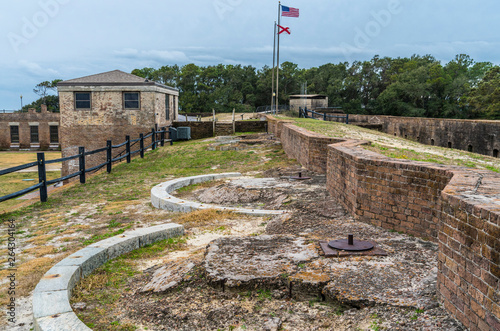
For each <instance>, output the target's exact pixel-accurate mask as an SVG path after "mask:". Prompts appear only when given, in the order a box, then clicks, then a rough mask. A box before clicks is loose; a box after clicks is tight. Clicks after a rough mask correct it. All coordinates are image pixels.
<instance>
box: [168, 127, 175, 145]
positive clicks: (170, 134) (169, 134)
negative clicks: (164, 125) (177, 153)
mask: <svg viewBox="0 0 500 331" xmlns="http://www.w3.org/2000/svg"><path fill="white" fill-rule="evenodd" d="M168 139H169V140H170V146H172V145H173V144H174V140H173V139H172V131H170V129H169V130H168Z"/></svg>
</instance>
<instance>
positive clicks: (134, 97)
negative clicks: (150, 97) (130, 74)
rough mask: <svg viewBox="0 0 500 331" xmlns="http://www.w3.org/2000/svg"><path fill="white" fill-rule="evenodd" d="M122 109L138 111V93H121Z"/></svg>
mask: <svg viewBox="0 0 500 331" xmlns="http://www.w3.org/2000/svg"><path fill="white" fill-rule="evenodd" d="M123 107H124V108H125V109H140V103H139V92H125V93H123Z"/></svg>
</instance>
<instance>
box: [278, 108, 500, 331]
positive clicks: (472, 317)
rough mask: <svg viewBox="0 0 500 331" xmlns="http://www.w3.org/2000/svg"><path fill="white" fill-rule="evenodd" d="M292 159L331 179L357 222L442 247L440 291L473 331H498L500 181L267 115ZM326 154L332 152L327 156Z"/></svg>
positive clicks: (449, 307) (329, 185) (333, 189)
mask: <svg viewBox="0 0 500 331" xmlns="http://www.w3.org/2000/svg"><path fill="white" fill-rule="evenodd" d="M268 120H269V130H270V131H271V132H273V133H274V134H275V135H277V136H278V137H279V138H280V139H281V142H282V144H283V148H284V150H285V152H286V153H287V155H289V156H290V157H292V158H295V159H297V160H298V161H299V162H300V163H301V164H302V165H303V166H304V167H306V168H308V169H310V170H314V171H317V172H321V173H326V175H327V188H328V191H329V192H330V194H331V195H332V196H333V197H335V198H336V199H337V200H338V201H339V203H341V204H342V205H343V206H344V207H345V208H346V209H347V210H348V211H349V212H350V213H351V214H352V215H353V216H354V217H355V218H356V219H358V220H360V221H364V222H367V223H370V224H374V225H377V226H381V227H384V228H387V229H393V230H396V231H402V232H405V233H407V234H411V235H414V236H417V237H420V238H423V239H427V240H431V241H434V242H438V244H439V252H438V254H439V256H438V276H437V277H438V291H439V293H440V295H441V298H442V302H443V304H444V306H445V307H446V309H447V310H448V311H449V312H450V313H451V314H453V315H454V316H455V317H456V318H457V319H458V320H459V321H461V322H462V323H463V324H464V325H465V326H466V327H467V328H469V329H470V330H500V281H499V279H500V267H499V264H500V175H499V174H496V173H494V172H491V171H486V170H477V169H467V168H462V167H453V166H444V165H437V164H432V163H425V162H416V161H409V160H396V159H391V158H388V157H385V156H382V155H379V154H377V153H374V152H370V151H367V150H365V149H363V148H362V147H361V145H362V144H364V143H367V142H363V141H359V140H346V139H335V138H330V137H325V136H321V135H319V134H316V133H313V132H310V131H307V130H304V129H302V128H299V127H297V126H294V125H292V124H291V123H288V122H286V121H279V120H277V119H275V118H273V117H271V116H268ZM324 151H327V152H326V153H325V152H324Z"/></svg>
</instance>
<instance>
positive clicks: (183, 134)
mask: <svg viewBox="0 0 500 331" xmlns="http://www.w3.org/2000/svg"><path fill="white" fill-rule="evenodd" d="M177 140H191V128H190V127H189V126H180V127H178V128H177Z"/></svg>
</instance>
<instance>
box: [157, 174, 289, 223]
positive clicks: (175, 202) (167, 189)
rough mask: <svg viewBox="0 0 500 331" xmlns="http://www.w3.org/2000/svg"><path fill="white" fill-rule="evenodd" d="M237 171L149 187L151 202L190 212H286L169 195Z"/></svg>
mask: <svg viewBox="0 0 500 331" xmlns="http://www.w3.org/2000/svg"><path fill="white" fill-rule="evenodd" d="M239 176H241V174H240V173H239V172H232V173H224V174H211V175H200V176H193V177H184V178H178V179H174V180H170V181H168V182H164V183H161V184H158V185H156V186H155V187H153V188H152V189H151V204H152V205H153V206H154V207H156V208H159V209H166V210H169V211H173V212H184V213H185V212H190V211H193V210H200V209H219V210H227V211H232V212H235V213H239V214H246V215H253V216H266V215H281V214H284V213H286V211H284V210H265V209H246V208H235V207H222V206H218V205H211V204H203V203H198V202H194V201H188V200H184V199H179V198H176V197H174V196H173V195H170V193H171V192H173V191H175V190H178V189H180V188H181V187H185V186H189V185H194V184H199V183H203V182H207V181H211V180H216V179H221V178H228V177H239Z"/></svg>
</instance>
